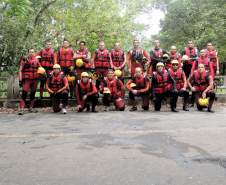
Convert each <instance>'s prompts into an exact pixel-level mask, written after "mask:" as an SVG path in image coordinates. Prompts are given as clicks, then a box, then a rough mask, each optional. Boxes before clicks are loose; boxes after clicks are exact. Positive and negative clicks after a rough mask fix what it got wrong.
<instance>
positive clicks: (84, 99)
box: [76, 72, 98, 112]
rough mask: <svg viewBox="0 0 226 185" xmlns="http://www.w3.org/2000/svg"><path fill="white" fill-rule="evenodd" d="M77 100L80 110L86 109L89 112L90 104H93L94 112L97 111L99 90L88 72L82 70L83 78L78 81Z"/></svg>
mask: <svg viewBox="0 0 226 185" xmlns="http://www.w3.org/2000/svg"><path fill="white" fill-rule="evenodd" d="M76 100H77V105H78V106H77V108H78V112H82V111H83V110H84V109H86V111H87V112H88V111H90V104H92V112H97V111H96V110H95V108H96V105H97V103H98V92H97V88H96V86H95V84H94V83H93V81H92V79H90V77H89V74H88V73H87V72H82V74H81V80H78V82H77V85H76Z"/></svg>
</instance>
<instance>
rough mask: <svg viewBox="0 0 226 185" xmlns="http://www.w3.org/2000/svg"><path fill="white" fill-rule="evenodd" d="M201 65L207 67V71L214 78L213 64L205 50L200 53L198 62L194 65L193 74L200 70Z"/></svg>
mask: <svg viewBox="0 0 226 185" xmlns="http://www.w3.org/2000/svg"><path fill="white" fill-rule="evenodd" d="M199 64H203V65H204V66H205V70H206V71H208V72H209V74H210V75H211V76H212V77H214V68H213V63H212V62H210V59H209V58H208V57H207V55H206V51H205V50H204V49H202V50H201V51H200V54H199V57H198V59H197V61H195V62H194V63H193V64H192V69H191V74H192V73H194V71H195V70H197V69H198V66H199Z"/></svg>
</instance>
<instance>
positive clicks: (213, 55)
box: [206, 42, 220, 76]
mask: <svg viewBox="0 0 226 185" xmlns="http://www.w3.org/2000/svg"><path fill="white" fill-rule="evenodd" d="M206 56H207V57H208V58H209V60H210V62H211V63H213V69H214V76H215V75H219V74H220V71H219V69H220V65H219V59H218V52H217V51H216V50H215V49H214V47H213V44H212V43H211V42H209V43H207V48H206Z"/></svg>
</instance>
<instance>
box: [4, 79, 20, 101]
mask: <svg viewBox="0 0 226 185" xmlns="http://www.w3.org/2000/svg"><path fill="white" fill-rule="evenodd" d="M19 97H20V88H19V78H18V76H17V75H15V76H10V77H9V78H8V80H7V99H18V98H19Z"/></svg>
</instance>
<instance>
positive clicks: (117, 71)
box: [114, 69, 122, 77]
mask: <svg viewBox="0 0 226 185" xmlns="http://www.w3.org/2000/svg"><path fill="white" fill-rule="evenodd" d="M114 74H115V76H117V77H120V76H122V71H121V70H119V69H117V70H115V72H114Z"/></svg>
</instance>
